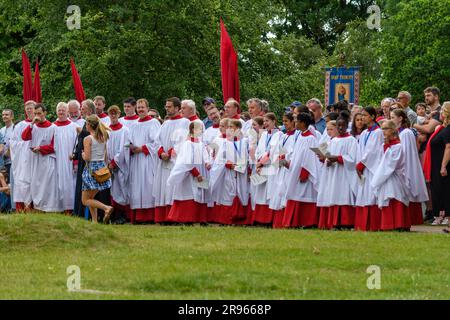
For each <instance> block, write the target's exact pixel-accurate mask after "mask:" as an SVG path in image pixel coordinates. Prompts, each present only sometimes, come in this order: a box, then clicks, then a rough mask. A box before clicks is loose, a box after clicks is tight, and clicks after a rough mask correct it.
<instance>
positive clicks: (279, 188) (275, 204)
mask: <svg viewBox="0 0 450 320" xmlns="http://www.w3.org/2000/svg"><path fill="white" fill-rule="evenodd" d="M283 125H284V128H285V129H286V133H285V134H283V137H282V138H281V139H280V140H279V142H278V143H279V145H278V149H279V150H280V155H279V156H278V163H279V164H278V168H277V173H276V178H275V181H274V183H275V187H274V190H275V196H273V197H271V198H270V201H269V209H272V210H273V211H274V218H273V224H272V227H273V228H281V227H282V222H283V215H284V209H283V208H284V206H283V203H282V200H283V196H284V195H285V192H286V186H287V185H286V177H287V174H288V171H289V162H290V161H291V159H292V152H293V151H294V144H295V133H296V130H295V120H294V115H293V114H292V113H288V114H284V115H283Z"/></svg>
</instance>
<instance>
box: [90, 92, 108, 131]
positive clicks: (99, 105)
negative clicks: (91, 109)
mask: <svg viewBox="0 0 450 320" xmlns="http://www.w3.org/2000/svg"><path fill="white" fill-rule="evenodd" d="M94 104H95V113H96V114H97V117H99V118H100V121H101V122H103V124H105V125H106V126H108V127H109V125H110V124H111V119H110V118H109V117H108V115H107V114H106V113H105V111H104V110H105V107H106V100H105V98H104V97H102V96H97V97H95V98H94Z"/></svg>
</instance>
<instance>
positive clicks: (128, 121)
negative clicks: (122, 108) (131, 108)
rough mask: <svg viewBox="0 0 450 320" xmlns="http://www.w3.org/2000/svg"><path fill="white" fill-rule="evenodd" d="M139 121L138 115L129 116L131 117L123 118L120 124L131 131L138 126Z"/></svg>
mask: <svg viewBox="0 0 450 320" xmlns="http://www.w3.org/2000/svg"><path fill="white" fill-rule="evenodd" d="M138 120H139V116H138V115H134V116H129V117H122V118H120V119H119V122H120V123H121V124H122V125H124V126H125V127H127V128H128V129H130V128H131V127H132V126H134V125H135V124H136V122H138Z"/></svg>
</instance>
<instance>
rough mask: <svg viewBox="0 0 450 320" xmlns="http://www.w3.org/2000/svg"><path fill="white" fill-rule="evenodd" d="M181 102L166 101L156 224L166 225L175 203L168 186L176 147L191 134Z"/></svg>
mask: <svg viewBox="0 0 450 320" xmlns="http://www.w3.org/2000/svg"><path fill="white" fill-rule="evenodd" d="M180 108H181V101H180V99H179V98H177V97H173V98H169V99H167V100H166V105H165V109H166V115H167V117H168V118H167V120H166V121H164V123H163V124H162V126H161V129H160V131H159V138H158V142H159V148H158V159H156V170H155V183H154V184H153V196H154V197H155V223H165V222H166V221H167V216H168V214H169V211H170V206H171V205H172V202H173V188H172V187H170V186H169V185H168V184H167V179H168V178H169V175H170V172H171V171H172V168H173V166H174V164H175V160H176V152H174V150H175V146H176V145H177V144H179V143H181V142H183V141H184V140H185V139H186V136H187V135H188V132H189V124H190V122H189V120H188V119H186V118H183V117H181V115H180Z"/></svg>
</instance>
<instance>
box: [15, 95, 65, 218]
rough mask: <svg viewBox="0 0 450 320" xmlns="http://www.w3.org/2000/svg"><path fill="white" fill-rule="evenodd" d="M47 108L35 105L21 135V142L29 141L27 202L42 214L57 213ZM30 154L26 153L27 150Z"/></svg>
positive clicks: (52, 127)
mask: <svg viewBox="0 0 450 320" xmlns="http://www.w3.org/2000/svg"><path fill="white" fill-rule="evenodd" d="M46 115H47V108H46V107H45V106H44V105H43V104H40V103H38V104H36V106H35V108H34V119H33V122H32V123H31V124H30V125H29V126H27V127H26V128H25V130H24V131H23V132H22V139H23V140H25V141H31V146H30V150H31V152H33V156H32V161H31V186H30V189H31V200H32V201H33V205H34V208H35V209H37V210H39V211H43V212H61V211H63V210H62V204H61V203H60V201H59V195H58V173H57V170H56V155H55V148H54V135H55V129H56V126H55V125H54V124H52V123H51V122H50V121H48V120H47V119H46ZM28 152H30V151H28Z"/></svg>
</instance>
